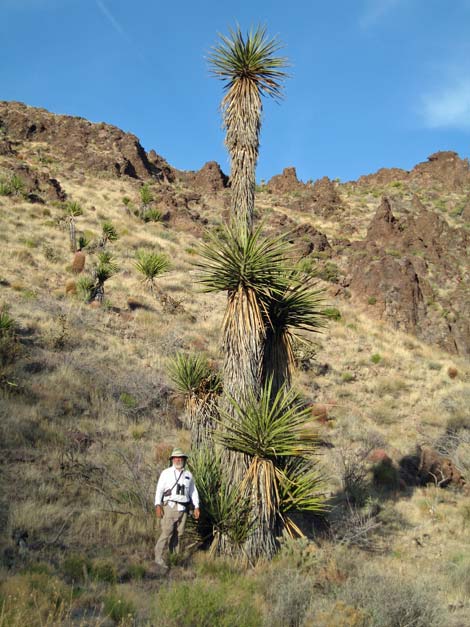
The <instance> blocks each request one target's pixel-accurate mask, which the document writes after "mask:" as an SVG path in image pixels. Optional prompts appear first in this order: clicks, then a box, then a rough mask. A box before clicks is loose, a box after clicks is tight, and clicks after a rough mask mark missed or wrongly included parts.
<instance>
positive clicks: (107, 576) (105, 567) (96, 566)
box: [91, 560, 118, 583]
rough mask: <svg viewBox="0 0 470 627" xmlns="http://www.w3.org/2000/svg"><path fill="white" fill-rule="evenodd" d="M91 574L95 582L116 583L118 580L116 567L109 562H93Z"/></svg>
mask: <svg viewBox="0 0 470 627" xmlns="http://www.w3.org/2000/svg"><path fill="white" fill-rule="evenodd" d="M91 573H92V576H93V579H95V580H96V581H103V582H105V583H116V582H117V579H118V576H117V569H116V566H115V565H114V564H113V563H112V562H110V561H109V560H94V561H93V563H92V565H91Z"/></svg>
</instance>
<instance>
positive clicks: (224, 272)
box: [195, 226, 288, 295]
mask: <svg viewBox="0 0 470 627" xmlns="http://www.w3.org/2000/svg"><path fill="white" fill-rule="evenodd" d="M261 228H262V227H261V226H259V227H258V228H257V229H256V230H255V231H253V232H249V231H248V230H247V229H245V228H237V227H236V226H224V227H223V228H222V230H221V231H220V232H219V233H217V234H214V235H213V234H209V235H208V238H209V241H208V242H206V243H204V244H202V245H201V247H200V249H199V254H200V256H201V257H202V259H203V261H201V262H197V263H196V264H195V265H196V266H197V267H198V268H199V269H200V270H201V275H200V278H199V282H200V283H201V284H202V285H203V289H204V291H206V292H217V291H222V292H223V291H227V292H235V291H237V290H238V289H239V288H240V287H241V288H244V289H251V290H253V291H254V292H255V293H256V294H259V295H261V294H267V293H268V292H269V290H275V289H278V284H279V277H280V276H281V275H282V274H283V273H284V272H285V271H286V266H287V263H288V262H287V261H286V259H287V245H286V243H285V242H284V241H283V239H282V238H280V237H264V236H262V235H261Z"/></svg>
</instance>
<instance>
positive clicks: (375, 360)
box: [370, 353, 382, 364]
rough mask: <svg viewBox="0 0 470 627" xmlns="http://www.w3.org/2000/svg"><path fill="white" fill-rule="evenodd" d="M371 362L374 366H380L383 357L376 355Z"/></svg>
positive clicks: (372, 356)
mask: <svg viewBox="0 0 470 627" xmlns="http://www.w3.org/2000/svg"><path fill="white" fill-rule="evenodd" d="M370 360H371V362H372V363H373V364H379V363H380V362H381V361H382V356H381V355H380V354H379V353H374V354H373V355H371V358H370Z"/></svg>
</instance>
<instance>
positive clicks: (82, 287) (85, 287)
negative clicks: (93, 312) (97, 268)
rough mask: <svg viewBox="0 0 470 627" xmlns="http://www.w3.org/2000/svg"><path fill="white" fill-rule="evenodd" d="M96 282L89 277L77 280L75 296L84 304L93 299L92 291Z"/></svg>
mask: <svg viewBox="0 0 470 627" xmlns="http://www.w3.org/2000/svg"><path fill="white" fill-rule="evenodd" d="M95 284H96V282H95V281H94V280H93V279H92V278H91V277H90V276H82V277H80V278H79V279H78V280H77V284H76V285H77V295H78V297H79V298H80V299H81V300H83V301H84V302H85V303H89V302H90V301H91V300H92V299H93V290H94V288H95Z"/></svg>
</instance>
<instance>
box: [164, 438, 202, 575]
mask: <svg viewBox="0 0 470 627" xmlns="http://www.w3.org/2000/svg"><path fill="white" fill-rule="evenodd" d="M187 459H188V456H187V455H186V454H185V453H183V451H182V450H181V449H179V448H175V449H173V451H172V453H171V455H170V463H171V466H170V467H169V468H166V469H165V470H164V471H163V472H162V474H161V475H160V478H159V480H158V483H157V490H156V492H155V513H156V515H157V518H159V519H160V521H161V524H160V531H161V532H160V537H159V538H158V542H157V544H156V545H155V563H156V564H158V566H161V567H162V568H164V569H165V570H167V568H168V567H167V565H166V563H165V561H164V559H163V554H164V553H165V552H166V550H167V549H168V546H169V543H170V540H171V539H172V538H173V539H174V550H175V552H176V553H178V552H179V541H180V540H181V536H182V535H183V532H184V526H185V524H186V518H187V515H188V508H189V507H190V505H191V504H192V505H193V506H194V518H195V519H196V520H197V519H198V518H199V513H200V511H199V495H198V493H197V489H196V486H195V485H194V479H193V476H192V474H191V473H190V471H189V470H187V469H186V468H185V466H186V461H187Z"/></svg>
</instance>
